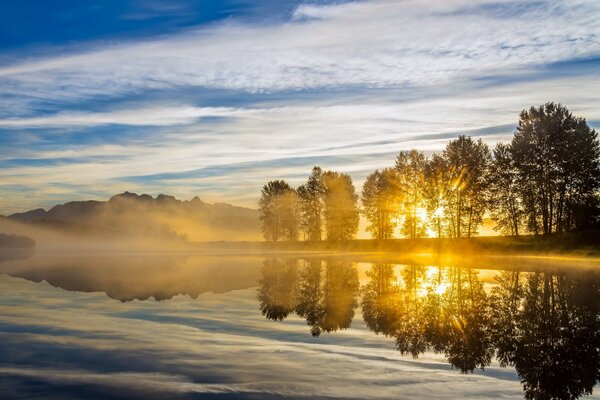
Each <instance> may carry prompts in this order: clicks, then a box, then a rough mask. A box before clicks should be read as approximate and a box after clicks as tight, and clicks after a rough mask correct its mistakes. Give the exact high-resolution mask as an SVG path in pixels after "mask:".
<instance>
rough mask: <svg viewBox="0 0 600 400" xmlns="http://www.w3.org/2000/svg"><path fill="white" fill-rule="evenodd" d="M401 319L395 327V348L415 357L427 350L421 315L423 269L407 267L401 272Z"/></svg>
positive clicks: (423, 321) (423, 285) (412, 266)
mask: <svg viewBox="0 0 600 400" xmlns="http://www.w3.org/2000/svg"><path fill="white" fill-rule="evenodd" d="M401 275H402V279H403V281H404V285H403V287H402V291H401V296H400V297H401V301H400V304H401V305H402V310H401V317H400V319H399V320H398V322H397V324H396V326H397V329H396V348H397V349H398V351H400V353H401V354H410V355H412V356H413V357H415V358H416V357H417V356H418V355H419V354H421V353H423V352H424V351H425V350H427V341H426V339H425V331H424V329H425V320H424V316H425V315H424V313H423V306H424V298H423V294H424V292H423V288H424V287H425V278H426V275H425V268H424V267H422V266H417V265H409V266H407V267H405V268H404V269H403V270H402V274H401Z"/></svg>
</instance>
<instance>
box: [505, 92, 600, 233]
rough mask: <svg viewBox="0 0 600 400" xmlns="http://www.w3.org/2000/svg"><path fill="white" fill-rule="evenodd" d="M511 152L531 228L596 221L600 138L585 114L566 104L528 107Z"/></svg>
mask: <svg viewBox="0 0 600 400" xmlns="http://www.w3.org/2000/svg"><path fill="white" fill-rule="evenodd" d="M511 152H512V156H513V159H514V165H515V168H516V169H517V171H518V178H519V179H518V182H519V187H520V192H521V197H522V199H523V204H524V206H525V212H526V214H527V224H528V228H529V230H530V231H531V232H533V233H536V234H537V233H544V234H549V233H553V232H564V231H567V230H572V229H577V228H581V227H586V226H589V225H590V224H593V223H595V220H596V218H597V208H598V207H597V206H598V198H597V191H598V189H599V188H600V167H599V163H598V159H599V157H600V143H599V142H598V137H597V134H596V131H594V130H593V129H591V128H590V127H589V126H588V125H587V123H586V121H585V119H583V118H579V117H574V116H573V115H572V114H571V113H570V112H569V111H568V110H567V108H566V107H564V106H563V105H561V104H554V103H546V104H544V105H541V106H539V107H531V108H530V109H529V110H523V111H522V112H521V115H520V120H519V126H518V127H517V130H516V132H515V135H514V137H513V140H512V143H511Z"/></svg>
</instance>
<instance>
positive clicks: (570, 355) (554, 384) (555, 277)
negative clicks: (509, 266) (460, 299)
mask: <svg viewBox="0 0 600 400" xmlns="http://www.w3.org/2000/svg"><path fill="white" fill-rule="evenodd" d="M598 299H600V276H599V275H598V273H596V272H594V273H579V275H576V274H569V275H568V274H566V273H558V274H551V273H540V272H535V273H518V272H505V273H503V274H501V276H500V277H499V279H498V286H497V287H496V288H494V290H493V307H492V310H493V313H492V319H493V331H494V340H495V343H496V347H497V349H498V350H497V356H498V359H499V360H500V363H501V365H503V366H506V365H513V366H514V367H515V369H516V371H517V373H518V374H519V376H520V377H521V382H522V383H523V388H524V392H525V397H526V398H527V399H577V398H579V397H581V396H583V395H586V394H591V393H592V390H593V387H594V385H595V384H596V383H597V382H598V380H599V378H600V301H599V300H598Z"/></svg>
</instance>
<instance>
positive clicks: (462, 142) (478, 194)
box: [443, 135, 491, 238]
mask: <svg viewBox="0 0 600 400" xmlns="http://www.w3.org/2000/svg"><path fill="white" fill-rule="evenodd" d="M443 157H444V158H445V159H446V163H447V167H448V173H449V177H450V190H449V193H448V196H447V201H448V203H449V204H448V209H449V210H448V211H449V212H448V218H449V219H450V226H451V230H452V232H451V233H452V235H451V236H453V237H457V238H461V237H463V235H465V234H466V237H471V236H473V235H476V234H477V228H478V226H479V225H481V224H482V223H483V214H484V212H485V209H486V195H485V194H486V190H485V189H486V185H485V182H486V174H487V169H488V165H489V163H490V158H491V156H490V150H489V148H488V147H487V145H486V144H485V143H483V141H482V140H481V139H479V140H477V141H474V140H473V139H472V138H471V137H467V136H464V135H461V136H459V137H458V139H455V140H452V141H450V143H448V145H447V146H446V149H445V150H444V153H443ZM465 231H466V232H465Z"/></svg>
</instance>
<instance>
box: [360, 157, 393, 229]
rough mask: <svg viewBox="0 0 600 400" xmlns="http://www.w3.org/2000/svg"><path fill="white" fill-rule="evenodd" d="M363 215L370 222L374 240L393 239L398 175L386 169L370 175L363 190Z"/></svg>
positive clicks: (369, 227)
mask: <svg viewBox="0 0 600 400" xmlns="http://www.w3.org/2000/svg"><path fill="white" fill-rule="evenodd" d="M361 200H362V205H363V209H362V211H363V214H364V215H365V217H366V218H367V220H368V221H369V226H368V227H367V231H369V232H370V233H371V235H372V237H373V238H374V239H380V240H381V239H391V238H392V237H393V233H394V228H395V226H396V223H395V218H396V217H397V215H398V211H399V210H398V208H399V191H398V185H397V173H396V171H395V170H393V169H390V168H386V169H384V170H383V171H381V172H379V170H376V171H375V172H373V173H372V174H371V175H369V176H368V177H367V179H366V181H365V183H364V185H363V190H362V199H361Z"/></svg>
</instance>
